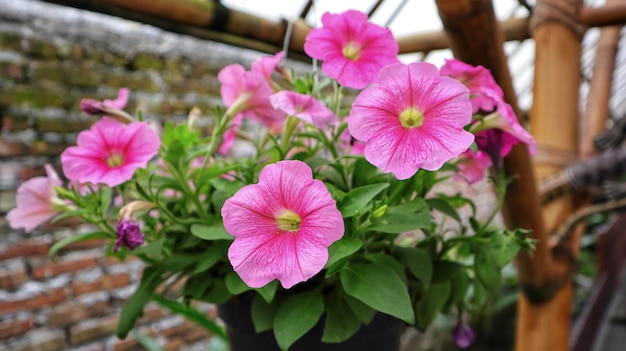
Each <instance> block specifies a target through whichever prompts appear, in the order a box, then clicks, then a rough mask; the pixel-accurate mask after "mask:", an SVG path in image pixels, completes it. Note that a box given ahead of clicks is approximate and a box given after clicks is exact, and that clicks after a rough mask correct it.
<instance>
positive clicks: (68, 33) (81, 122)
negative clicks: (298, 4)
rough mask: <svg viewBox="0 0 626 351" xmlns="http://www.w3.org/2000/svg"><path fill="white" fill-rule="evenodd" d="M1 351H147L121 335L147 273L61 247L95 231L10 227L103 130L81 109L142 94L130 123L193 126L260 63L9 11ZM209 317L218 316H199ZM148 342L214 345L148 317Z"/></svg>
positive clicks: (4, 62) (3, 104) (183, 325)
mask: <svg viewBox="0 0 626 351" xmlns="http://www.w3.org/2000/svg"><path fill="white" fill-rule="evenodd" d="M0 3H1V4H0V349H2V350H12V351H17V350H20V351H21V350H45V351H53V350H116V351H121V350H136V349H141V347H139V344H138V343H137V341H136V340H134V339H133V337H132V336H129V338H127V339H126V340H124V341H120V340H117V338H115V336H114V330H115V327H116V323H117V318H118V313H119V309H120V307H121V304H122V303H123V301H124V300H125V299H126V298H127V297H128V296H129V295H130V294H131V293H132V292H133V291H134V288H135V286H136V285H137V283H138V279H139V276H140V274H141V270H142V264H141V262H139V261H137V260H132V259H130V258H129V259H127V260H126V261H125V262H118V261H117V260H116V259H114V258H111V257H106V256H105V255H104V253H103V252H104V251H103V248H104V243H103V242H102V241H91V242H84V243H79V244H74V245H71V246H69V247H67V248H66V249H64V250H63V251H62V252H60V254H59V255H57V256H56V257H55V258H54V259H52V260H51V259H49V258H48V257H47V253H48V249H49V248H50V246H51V245H52V244H53V243H54V242H56V241H58V240H60V239H62V238H64V237H67V236H69V235H74V234H75V233H77V232H81V231H86V230H88V229H89V228H87V227H85V225H81V224H79V223H71V222H69V223H67V222H66V224H67V225H57V226H51V225H47V226H43V227H41V228H39V229H38V230H36V231H35V232H33V233H29V234H26V233H24V232H22V231H16V230H12V229H10V228H9V227H8V225H7V222H6V219H5V215H6V213H7V211H8V210H10V209H11V208H13V207H14V205H15V202H14V198H15V190H16V189H17V187H18V186H19V185H20V183H21V182H22V181H24V180H25V179H28V178H31V177H33V176H38V175H43V174H44V171H43V167H42V165H43V164H44V163H46V162H49V163H52V164H54V165H55V166H57V168H59V167H58V166H59V157H58V155H59V154H60V152H61V151H62V150H63V149H64V148H65V147H66V146H68V145H71V144H73V143H74V141H75V137H76V134H77V133H78V132H79V131H81V130H83V129H85V128H87V127H88V126H89V125H90V124H91V123H93V122H94V121H95V119H94V117H91V116H88V115H86V114H83V113H82V112H81V111H80V109H79V108H78V103H79V101H80V99H81V98H83V97H89V98H95V99H105V98H115V97H116V95H117V90H118V89H119V88H121V87H128V88H130V89H131V96H130V101H129V106H128V108H127V111H129V112H134V111H136V110H137V109H141V110H142V111H143V115H144V117H145V118H147V119H151V120H155V121H162V120H165V119H176V120H184V119H185V118H186V115H187V113H188V111H189V110H190V109H191V107H192V106H197V107H199V108H200V109H201V110H202V111H203V112H204V113H205V114H210V112H211V111H212V106H214V105H215V104H216V103H219V102H220V101H221V100H220V98H219V86H218V82H217V79H216V74H217V72H218V71H219V70H220V69H221V68H222V67H224V66H225V65H227V64H230V63H233V62H238V63H242V64H244V65H245V66H248V67H249V64H250V62H251V61H252V60H254V59H255V58H257V57H258V56H259V53H254V52H251V51H246V50H242V49H237V48H233V47H229V46H227V45H222V44H218V43H211V42H205V41H200V40H196V39H193V38H190V37H185V36H179V35H174V34H171V33H166V32H163V31H161V30H158V29H155V28H153V27H149V26H145V25H140V24H137V23H132V22H129V21H125V20H121V19H118V18H113V17H108V16H103V15H97V14H93V13H88V12H85V11H80V10H76V9H71V8H64V7H60V6H55V5H50V4H46V3H40V2H37V1H33V0H15V1H6V0H0ZM198 307H199V308H200V309H203V310H204V311H206V312H207V313H214V311H213V309H212V308H211V306H208V305H207V306H205V305H199V306H198ZM145 312H146V314H145V316H144V317H143V318H142V319H141V320H140V326H141V327H140V328H139V329H140V331H142V332H143V333H144V334H148V335H152V336H154V337H156V338H157V340H158V341H159V342H160V343H161V345H163V346H164V349H165V350H194V349H199V350H206V349H207V347H206V344H207V342H208V340H210V335H209V334H208V333H207V332H205V331H204V330H202V329H199V328H198V327H195V326H193V325H191V324H190V323H188V322H186V321H184V320H183V319H182V318H180V317H178V316H172V315H169V314H168V313H166V311H164V310H162V309H160V308H159V307H157V306H155V305H148V307H147V308H146V311H145Z"/></svg>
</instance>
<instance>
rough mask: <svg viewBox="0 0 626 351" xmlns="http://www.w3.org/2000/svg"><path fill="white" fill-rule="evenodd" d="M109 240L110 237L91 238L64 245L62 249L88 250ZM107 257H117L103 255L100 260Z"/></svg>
mask: <svg viewBox="0 0 626 351" xmlns="http://www.w3.org/2000/svg"><path fill="white" fill-rule="evenodd" d="M109 241H110V240H109V239H91V240H85V241H79V242H76V243H71V244H69V245H66V246H65V247H63V249H62V251H76V250H88V249H96V248H101V247H104V246H105V245H106V244H107V243H108V242H109ZM105 257H106V258H114V259H115V257H107V256H103V257H101V258H99V260H100V262H102V261H101V260H102V259H103V258H105ZM133 257H134V256H133ZM115 260H116V262H119V259H115Z"/></svg>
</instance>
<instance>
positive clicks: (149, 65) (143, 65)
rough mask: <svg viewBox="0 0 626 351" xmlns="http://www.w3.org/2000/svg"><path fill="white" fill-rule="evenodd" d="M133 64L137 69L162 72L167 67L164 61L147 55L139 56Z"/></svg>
mask: <svg viewBox="0 0 626 351" xmlns="http://www.w3.org/2000/svg"><path fill="white" fill-rule="evenodd" d="M133 64H134V65H135V68H137V69H140V70H141V69H155V70H159V71H160V70H162V69H163V68H164V67H165V63H164V62H163V59H161V58H159V57H156V56H152V55H145V54H139V55H137V57H135V60H134V61H133Z"/></svg>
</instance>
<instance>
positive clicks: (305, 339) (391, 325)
mask: <svg viewBox="0 0 626 351" xmlns="http://www.w3.org/2000/svg"><path fill="white" fill-rule="evenodd" d="M251 303H252V296H251V295H246V294H244V295H240V296H236V297H235V298H233V299H231V300H230V301H228V302H226V303H224V304H221V305H218V307H217V312H218V315H219V316H220V318H221V319H222V320H223V321H224V323H225V324H226V332H227V333H228V337H229V339H230V346H231V351H280V348H279V347H278V344H277V343H276V340H275V339H274V332H273V331H266V332H262V333H255V331H254V326H253V325H252V320H251V317H250V306H251ZM294 323H297V321H294ZM403 325H404V324H403V322H402V321H401V320H399V319H397V318H394V317H391V316H389V315H386V314H383V313H377V314H376V315H375V316H374V319H373V320H372V322H371V323H370V324H368V325H364V326H362V327H361V329H360V330H359V331H358V332H357V333H356V334H355V335H353V336H352V337H351V338H350V339H348V340H346V341H344V342H342V343H338V344H326V343H323V342H322V341H321V339H322V332H323V330H324V316H322V318H320V322H318V323H317V324H316V325H315V326H314V327H313V329H311V330H310V331H309V332H308V333H307V334H305V335H304V336H302V338H300V339H299V340H298V341H296V342H295V343H294V344H293V345H292V346H291V347H290V348H289V351H397V350H398V349H399V348H400V335H401V333H402V328H403Z"/></svg>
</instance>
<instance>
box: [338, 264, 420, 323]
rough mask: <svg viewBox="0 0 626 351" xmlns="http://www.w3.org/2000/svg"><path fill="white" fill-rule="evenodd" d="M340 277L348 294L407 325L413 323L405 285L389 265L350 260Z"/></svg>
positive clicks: (413, 318) (413, 317)
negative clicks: (351, 261)
mask: <svg viewBox="0 0 626 351" xmlns="http://www.w3.org/2000/svg"><path fill="white" fill-rule="evenodd" d="M339 276H340V279H341V284H342V285H343V288H344V290H345V291H346V293H348V294H349V295H351V296H353V297H356V298H357V299H359V300H361V301H363V302H364V303H365V304H367V305H368V306H370V307H372V308H374V309H376V310H378V311H381V312H383V313H387V314H390V315H392V316H394V317H397V318H400V319H402V320H404V321H406V322H407V323H409V324H413V323H414V322H415V316H414V314H413V309H412V307H411V301H410V298H409V292H408V288H407V286H406V284H405V283H404V282H403V281H402V279H400V277H398V275H397V274H396V272H395V271H394V270H393V269H392V268H389V267H387V266H385V265H382V264H377V263H350V264H348V265H347V266H346V267H344V269H343V270H342V271H341V272H340V274H339Z"/></svg>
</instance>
